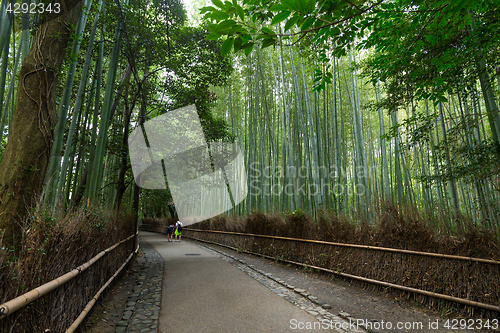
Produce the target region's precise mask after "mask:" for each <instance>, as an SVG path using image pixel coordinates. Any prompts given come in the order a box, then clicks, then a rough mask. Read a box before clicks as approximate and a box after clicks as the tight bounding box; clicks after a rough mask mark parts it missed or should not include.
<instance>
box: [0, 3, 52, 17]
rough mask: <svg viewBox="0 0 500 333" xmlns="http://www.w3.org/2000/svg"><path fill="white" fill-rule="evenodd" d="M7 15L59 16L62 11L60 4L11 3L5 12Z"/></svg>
mask: <svg viewBox="0 0 500 333" xmlns="http://www.w3.org/2000/svg"><path fill="white" fill-rule="evenodd" d="M5 11H6V12H7V13H14V14H26V13H28V14H37V13H38V14H44V13H55V14H58V13H59V12H60V11H61V4H60V3H57V2H55V3H49V4H47V5H46V4H44V3H38V4H36V3H31V4H27V3H22V4H20V3H15V4H12V3H9V4H8V5H7V8H6V10H5Z"/></svg>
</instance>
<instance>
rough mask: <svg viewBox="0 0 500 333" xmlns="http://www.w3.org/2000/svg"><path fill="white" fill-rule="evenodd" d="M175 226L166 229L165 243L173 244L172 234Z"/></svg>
mask: <svg viewBox="0 0 500 333" xmlns="http://www.w3.org/2000/svg"><path fill="white" fill-rule="evenodd" d="M174 229H175V226H174V225H173V224H171V225H169V226H168V227H167V241H168V242H173V239H172V234H173V233H174Z"/></svg>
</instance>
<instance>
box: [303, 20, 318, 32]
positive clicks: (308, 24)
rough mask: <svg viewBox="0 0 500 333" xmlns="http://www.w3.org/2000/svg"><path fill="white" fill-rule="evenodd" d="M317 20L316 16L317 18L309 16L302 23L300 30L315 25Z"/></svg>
mask: <svg viewBox="0 0 500 333" xmlns="http://www.w3.org/2000/svg"><path fill="white" fill-rule="evenodd" d="M315 21H316V18H315V17H310V18H308V19H307V20H306V21H305V22H304V24H303V25H302V27H301V28H300V30H302V31H304V30H307V29H309V28H310V27H311V26H312V25H313V23H314V22H315Z"/></svg>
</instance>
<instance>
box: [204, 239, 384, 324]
mask: <svg viewBox="0 0 500 333" xmlns="http://www.w3.org/2000/svg"><path fill="white" fill-rule="evenodd" d="M196 244H197V245H198V246H200V247H202V248H204V249H205V250H207V251H209V252H212V253H213V254H215V255H216V256H218V257H219V258H221V259H223V260H225V261H227V262H229V263H231V264H232V265H234V266H236V267H238V268H239V269H240V270H242V271H243V272H245V273H246V274H247V275H249V276H251V277H253V278H254V279H255V280H257V281H259V282H260V283H261V284H263V285H264V286H266V287H267V288H268V289H270V290H271V291H273V292H274V293H276V294H278V295H279V296H281V297H283V299H285V300H287V301H289V302H290V303H292V304H294V305H296V306H298V307H300V308H301V309H302V310H304V311H306V312H308V313H309V314H310V315H312V316H313V317H315V318H316V319H317V320H318V321H320V322H321V323H324V324H323V325H324V326H325V327H328V328H330V329H333V330H334V331H337V332H339V333H342V332H351V333H361V332H367V331H368V332H370V333H379V332H381V331H378V330H371V329H369V330H366V327H363V325H354V324H355V323H356V322H357V319H356V318H353V317H351V315H350V314H349V313H347V312H340V313H339V314H338V315H335V314H333V313H330V312H328V311H327V310H328V309H331V306H330V305H329V304H326V303H320V302H319V301H318V299H317V297H315V296H312V295H311V294H310V293H309V292H307V291H306V290H304V289H299V288H295V286H293V285H290V284H288V283H286V282H285V281H283V280H281V279H280V278H279V277H275V276H273V275H272V274H271V273H266V272H264V271H262V270H260V269H258V268H256V267H255V266H254V265H249V264H247V263H246V262H245V261H243V260H241V259H238V258H236V257H234V256H232V255H229V254H227V253H224V252H223V251H220V250H218V249H215V248H212V247H209V246H206V245H202V244H200V243H196ZM359 328H361V329H359Z"/></svg>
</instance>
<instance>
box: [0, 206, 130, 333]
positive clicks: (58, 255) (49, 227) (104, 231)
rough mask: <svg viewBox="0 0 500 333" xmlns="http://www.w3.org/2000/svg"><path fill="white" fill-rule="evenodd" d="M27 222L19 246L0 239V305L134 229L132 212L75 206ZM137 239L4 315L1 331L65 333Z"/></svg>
mask: <svg viewBox="0 0 500 333" xmlns="http://www.w3.org/2000/svg"><path fill="white" fill-rule="evenodd" d="M25 225H26V227H25V230H24V232H23V241H22V245H21V250H20V251H16V252H14V251H12V250H11V249H9V248H6V246H5V245H2V244H1V243H0V249H1V250H0V304H1V303H4V302H6V301H9V300H11V299H13V298H15V297H17V296H19V295H21V294H24V293H26V292H28V291H30V290H32V289H34V288H36V287H39V286H41V285H43V284H45V283H47V282H49V281H51V280H54V279H56V278H58V277H59V276H62V275H64V274H66V273H68V272H70V271H71V270H73V269H75V268H77V267H78V266H80V265H82V264H84V263H85V262H87V261H88V260H90V259H91V258H92V257H94V256H96V255H97V254H98V253H99V252H101V251H103V250H105V249H106V248H108V247H110V246H112V245H114V244H115V243H117V242H119V241H121V240H122V239H125V238H127V237H128V236H130V235H132V234H134V233H135V226H134V219H133V217H132V216H131V215H125V214H122V215H118V216H115V215H114V214H112V213H111V212H109V211H106V210H103V209H98V208H91V209H87V208H82V209H79V210H75V211H71V212H69V213H68V214H66V216H65V217H63V218H54V217H53V216H52V215H51V214H48V213H45V212H43V211H36V212H34V213H33V214H32V216H31V217H30V219H29V220H28V221H27V222H26V224H25ZM0 241H1V240H0ZM134 244H135V239H134V238H132V239H131V240H129V241H127V242H125V243H123V244H122V245H120V246H119V247H118V248H116V249H115V250H114V251H112V252H110V253H108V254H106V255H105V256H104V257H103V258H102V259H101V260H99V261H97V262H96V263H95V264H94V265H92V266H91V267H90V268H88V269H87V270H85V271H83V273H82V274H80V275H78V276H77V277H76V278H74V279H73V280H71V281H69V282H67V283H66V284H64V285H62V287H60V288H58V289H56V290H55V291H53V292H50V293H49V294H47V295H44V296H42V297H41V298H40V299H38V300H36V301H35V302H33V303H30V304H29V305H27V306H25V307H23V308H22V309H20V310H18V311H16V312H14V313H12V314H10V315H9V316H7V317H6V318H5V319H3V320H0V332H64V331H65V330H66V329H67V328H68V327H69V326H70V325H71V323H72V322H73V321H74V320H75V319H76V318H77V316H78V315H79V313H80V312H81V311H82V310H83V308H84V307H85V305H86V304H87V303H88V302H89V300H90V299H91V298H92V297H93V296H94V295H95V293H96V292H97V291H98V290H99V288H100V287H101V286H102V285H103V284H104V283H105V282H106V281H107V280H108V279H109V278H110V277H111V275H112V274H113V273H114V272H115V271H116V269H117V268H118V267H119V266H120V265H121V264H122V263H123V262H124V261H125V259H126V257H127V256H128V255H129V254H130V253H131V252H132V251H133V249H134V246H135V245H134ZM80 326H81V327H80V330H81V329H83V327H84V325H80Z"/></svg>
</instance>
